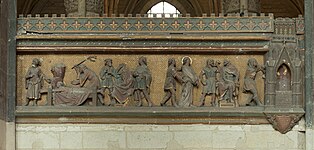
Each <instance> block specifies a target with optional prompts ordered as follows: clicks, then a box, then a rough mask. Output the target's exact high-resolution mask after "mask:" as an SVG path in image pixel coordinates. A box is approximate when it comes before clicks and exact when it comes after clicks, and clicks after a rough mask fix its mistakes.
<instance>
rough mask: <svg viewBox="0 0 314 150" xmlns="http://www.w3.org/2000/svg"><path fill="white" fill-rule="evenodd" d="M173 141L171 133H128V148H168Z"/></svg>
mask: <svg viewBox="0 0 314 150" xmlns="http://www.w3.org/2000/svg"><path fill="white" fill-rule="evenodd" d="M171 139H172V133H170V132H127V148H135V149H140V148H143V149H145V148H152V149H157V148H163V149H164V148H166V147H167V143H168V142H169V141H170V140H171Z"/></svg>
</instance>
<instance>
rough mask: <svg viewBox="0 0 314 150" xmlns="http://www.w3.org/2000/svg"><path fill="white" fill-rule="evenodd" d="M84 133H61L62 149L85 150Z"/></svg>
mask: <svg viewBox="0 0 314 150" xmlns="http://www.w3.org/2000/svg"><path fill="white" fill-rule="evenodd" d="M82 140H83V137H82V132H61V133H60V148H64V149H66V148H68V149H82V148H83V144H82V143H83V141H82Z"/></svg>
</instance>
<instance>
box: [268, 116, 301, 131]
mask: <svg viewBox="0 0 314 150" xmlns="http://www.w3.org/2000/svg"><path fill="white" fill-rule="evenodd" d="M303 115H304V114H276V113H274V114H268V113H266V116H267V120H268V121H269V122H270V123H271V124H272V125H273V128H274V129H275V130H277V131H279V132H280V133H282V134H285V133H287V132H289V131H291V130H292V128H293V127H294V126H295V125H296V124H297V123H298V122H299V121H300V119H301V117H302V116H303Z"/></svg>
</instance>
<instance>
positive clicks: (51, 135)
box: [16, 121, 305, 150]
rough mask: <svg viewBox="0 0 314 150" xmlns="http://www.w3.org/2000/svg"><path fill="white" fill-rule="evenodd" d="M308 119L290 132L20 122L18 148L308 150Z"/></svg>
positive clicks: (250, 127) (253, 127) (232, 127)
mask: <svg viewBox="0 0 314 150" xmlns="http://www.w3.org/2000/svg"><path fill="white" fill-rule="evenodd" d="M304 131H305V129H304V121H301V122H300V123H299V125H297V126H295V127H294V129H293V130H292V131H290V132H288V133H287V134H281V133H279V132H277V131H275V130H274V129H273V128H272V127H271V125H200V124H197V125H122V124H17V125H16V138H17V139H16V142H17V143H16V144H17V145H16V146H17V149H18V150H31V149H48V150H56V149H62V150H70V149H71V150H76V149H77V150H78V149H87V150H104V149H108V150H125V149H134V150H135V149H136V150H139V149H140V150H145V149H154V150H159V149H160V150H161V149H166V150H173V149H178V150H190V149H193V150H206V149H208V150H234V149H236V150H253V149H254V150H269V149H276V150H303V149H305V133H304Z"/></svg>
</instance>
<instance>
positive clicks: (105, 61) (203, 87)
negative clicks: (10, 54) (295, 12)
mask: <svg viewBox="0 0 314 150" xmlns="http://www.w3.org/2000/svg"><path fill="white" fill-rule="evenodd" d="M239 2H240V1H239ZM302 26H303V24H302V18H297V19H277V20H274V19H273V16H272V15H269V16H265V15H264V14H261V16H255V17H249V16H242V17H241V16H240V15H234V16H228V17H213V16H211V17H203V18H184V17H178V18H147V17H145V18H141V17H125V18H123V17H118V18H116V17H105V18H102V17H85V18H84V17H82V18H76V17H56V18H49V17H45V18H41V17H37V18H35V17H34V18H31V17H27V18H19V19H18V30H19V33H20V34H21V35H20V36H19V41H18V45H19V47H18V52H19V53H18V54H19V57H18V62H19V63H18V65H19V67H18V71H20V72H21V74H23V77H20V76H19V77H18V81H19V83H21V84H22V83H24V82H25V80H26V78H31V77H33V76H35V75H30V76H28V77H24V75H25V74H26V72H27V68H28V67H29V65H31V63H30V62H31V60H32V59H34V58H39V59H40V60H43V65H41V66H40V65H34V66H35V68H38V69H39V68H40V69H42V71H43V74H45V75H36V77H37V76H38V79H40V80H39V81H40V82H44V86H43V87H42V86H38V87H40V88H39V89H38V88H36V92H37V93H36V94H38V96H37V97H34V98H33V97H30V96H29V97H28V98H29V100H30V102H31V103H32V102H35V104H36V102H37V101H39V100H40V99H41V98H42V100H40V101H39V105H40V106H43V105H45V104H46V103H45V102H46V101H45V99H44V98H45V97H47V104H48V106H46V107H47V108H51V110H55V108H59V109H64V110H65V109H77V110H79V109H80V108H87V107H84V106H87V105H92V106H99V107H92V108H93V109H97V111H99V112H98V113H99V116H101V117H103V116H102V115H104V114H105V115H107V114H110V113H111V114H113V113H115V112H119V113H121V112H122V113H125V114H126V113H130V112H131V113H132V111H133V114H134V112H135V111H137V113H138V114H140V113H142V111H146V112H151V114H154V115H155V117H156V116H157V117H158V116H159V115H163V116H162V117H164V118H167V117H168V118H169V115H173V116H175V115H177V116H180V117H186V116H185V115H192V116H193V115H194V116H195V114H196V113H198V116H197V117H199V118H204V117H206V119H207V118H210V119H213V118H214V119H216V118H223V119H226V118H227V119H226V120H228V117H233V118H232V119H233V120H236V119H234V118H241V117H242V118H245V119H247V120H252V118H254V117H256V118H259V119H263V121H264V122H262V123H267V120H266V119H268V120H269V122H270V123H272V124H273V126H274V128H275V129H276V130H278V131H280V132H281V133H286V132H288V131H289V130H290V129H291V128H292V127H293V126H294V125H295V124H296V123H297V122H298V121H299V119H300V118H301V117H302V115H303V114H304V110H303V93H302V91H303V89H302V88H303V86H302V84H303V79H302V76H303V73H302V72H303V67H302V66H303V62H302V61H303V60H302V59H303V48H302V44H303V40H302V36H303V35H302V33H303V32H302V31H303V29H302ZM303 27H304V26H303ZM25 31H26V32H25ZM73 31H74V32H73ZM41 32H43V33H51V34H49V37H48V35H47V34H42V35H40V36H38V35H37V33H41ZM28 33H34V34H28ZM73 33H75V34H73ZM92 33H95V34H92ZM109 33H110V34H109ZM171 33H180V34H174V35H171V36H169V35H170V34H171ZM181 33H184V34H183V35H182V34H181ZM185 34H186V35H189V36H185ZM200 35H202V36H200ZM204 35H206V36H204ZM51 37H52V39H50V38H51ZM47 39H49V40H47ZM33 50H34V51H35V52H39V53H40V54H41V55H37V54H34V55H29V54H33V53H34V51H33ZM51 51H53V53H54V54H55V53H58V54H61V55H60V57H59V56H58V58H56V57H55V56H54V55H51V53H52V52H51ZM68 54H71V56H69V55H68ZM73 54H74V55H73ZM86 54H88V55H97V58H98V59H97V60H96V59H95V58H96V57H88V58H87V59H86V60H90V61H92V62H90V61H87V62H86V64H83V62H85V61H86V60H84V61H82V63H79V64H78V65H75V63H77V62H79V61H77V60H78V59H82V58H83V57H87V56H86ZM130 54H132V55H130ZM247 54H249V55H247ZM60 62H64V65H63V64H59V65H58V63H60ZM167 62H168V63H167ZM55 63H56V64H57V65H55V66H54V70H53V69H51V71H52V75H51V73H50V68H48V67H49V66H50V65H54V64H55ZM167 64H168V65H167ZM65 65H67V66H70V67H71V66H73V65H75V66H74V67H73V69H68V70H67V71H66V72H67V74H66V75H65V68H66V67H65ZM31 72H33V74H38V73H37V72H38V71H37V72H36V71H31ZM98 74H99V76H98ZM264 75H265V79H263V77H264ZM49 76H52V78H51V79H50V78H48V77H49ZM71 81H72V82H71ZM264 81H265V82H264ZM45 82H48V83H49V82H50V83H49V84H46V83H45ZM34 83H35V82H34ZM65 83H68V84H65ZM89 85H92V86H89ZM70 86H71V87H70ZM264 86H266V88H264ZM18 88H19V89H18V90H17V91H18V92H19V93H18V95H19V97H18V108H19V109H20V110H21V109H28V110H31V109H33V108H34V109H41V108H44V107H41V108H39V107H23V106H22V104H23V103H25V101H26V102H27V103H28V101H27V100H26V99H25V97H26V92H28V91H27V90H26V89H24V86H23V89H22V88H20V87H18ZM28 88H32V87H31V86H30V87H28ZM30 92H32V91H30ZM38 92H39V93H38ZM77 93H81V97H78V98H75V96H79V94H77ZM40 94H42V97H40V96H41V95H40ZM263 94H264V95H263ZM164 95H165V96H164ZM58 104H60V105H70V106H72V105H75V106H77V105H79V106H82V105H83V106H82V107H65V108H63V107H55V106H54V105H58ZM103 105H105V106H111V107H105V106H103ZM113 106H114V107H113ZM140 106H142V107H141V108H140ZM143 106H152V107H143ZM200 106H204V107H200ZM238 106H239V107H238ZM251 106H258V107H251ZM122 107H123V108H122ZM126 107H127V108H126ZM172 107H175V108H172ZM182 107H184V108H182ZM186 107H187V108H186ZM219 107H223V108H219ZM88 108H91V107H90V106H89V107H88ZM264 108H265V109H264ZM105 110H108V111H107V112H106V113H104V114H102V113H103V112H104V111H105ZM79 111H80V110H79ZM165 111H166V113H164V112H165ZM146 112H145V114H142V115H143V116H144V117H147V116H146ZM226 112H227V113H226ZM209 114H210V116H208V115H209ZM120 115H121V114H120ZM128 115H129V114H128ZM212 115H213V116H214V117H213V116H212ZM115 116H118V117H121V116H119V114H118V115H115ZM130 116H132V114H131V115H130ZM248 116H249V117H248ZM252 116H253V117H252ZM111 117H112V116H111ZM148 117H151V116H148ZM215 117H216V118H215ZM250 117H251V118H250ZM254 119H255V118H254ZM254 119H253V120H254ZM217 120H218V119H217ZM243 120H244V119H243ZM188 121H190V120H188ZM217 122H218V121H217ZM219 123H221V122H219ZM226 123H227V122H226ZM241 123H243V122H241ZM244 123H245V122H244Z"/></svg>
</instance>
